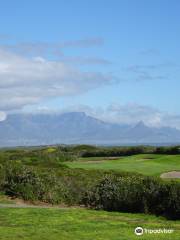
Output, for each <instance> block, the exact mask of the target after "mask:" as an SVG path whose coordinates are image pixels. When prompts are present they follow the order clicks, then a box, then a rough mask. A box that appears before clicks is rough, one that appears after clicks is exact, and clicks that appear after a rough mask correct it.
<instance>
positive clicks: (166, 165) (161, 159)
mask: <svg viewBox="0 0 180 240" xmlns="http://www.w3.org/2000/svg"><path fill="white" fill-rule="evenodd" d="M93 161H94V162H93ZM67 165H68V166H69V167H72V168H85V169H89V168H95V169H106V170H108V169H114V170H120V171H128V172H129V171H130V172H138V173H142V174H145V175H155V176H158V175H160V174H161V173H163V172H167V171H172V170H180V155H155V154H154V155H152V154H138V155H134V156H130V157H121V158H119V159H116V160H104V161H103V158H99V161H98V158H84V159H82V158H81V159H79V161H78V162H69V163H67Z"/></svg>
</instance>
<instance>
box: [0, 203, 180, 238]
mask: <svg viewBox="0 0 180 240" xmlns="http://www.w3.org/2000/svg"><path fill="white" fill-rule="evenodd" d="M137 226H141V227H144V228H149V229H159V228H162V229H164V228H167V229H174V233H172V234H144V235H143V236H139V237H138V236H136V235H135V234H134V229H135V228H136V227H137ZM0 239H1V240H19V239H22V240H119V239H120V240H134V239H142V240H145V239H147V240H149V239H153V240H159V239H162V240H171V239H172V240H178V239H180V221H167V220H164V219H163V218H158V217H155V216H149V215H144V214H128V213H115V212H114V213H110V212H104V211H94V210H85V209H53V208H49V209H43V208H0Z"/></svg>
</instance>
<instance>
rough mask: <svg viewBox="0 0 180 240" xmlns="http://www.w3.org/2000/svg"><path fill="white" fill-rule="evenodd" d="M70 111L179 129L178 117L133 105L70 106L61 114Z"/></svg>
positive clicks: (125, 121)
mask: <svg viewBox="0 0 180 240" xmlns="http://www.w3.org/2000/svg"><path fill="white" fill-rule="evenodd" d="M46 111H48V109H46ZM70 111H76V112H79V111H80V112H85V113H86V114H87V115H90V116H93V117H95V118H98V119H101V120H103V121H105V122H110V123H117V124H137V122H140V121H143V122H144V123H145V124H146V125H147V126H151V127H167V126H169V127H173V128H178V129H180V121H179V119H180V115H178V114H176V115H175V114H170V113H168V112H163V111H160V110H158V109H156V108H153V107H150V106H145V105H140V104H135V103H129V104H124V105H123V104H115V103H114V104H111V105H109V106H107V107H105V108H103V107H97V108H92V107H90V106H85V105H79V106H70V107H68V108H67V109H63V110H62V112H70Z"/></svg>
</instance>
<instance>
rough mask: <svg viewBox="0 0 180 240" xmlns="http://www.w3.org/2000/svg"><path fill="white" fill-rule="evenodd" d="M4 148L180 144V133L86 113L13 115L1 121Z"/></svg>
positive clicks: (172, 129)
mask: <svg viewBox="0 0 180 240" xmlns="http://www.w3.org/2000/svg"><path fill="white" fill-rule="evenodd" d="M0 136H1V137H0V146H1V147H2V146H30V145H45V144H78V143H86V144H109V145H113V144H148V143H149V144H151V143H152V144H153V143H157V144H166V143H178V142H180V131H179V130H177V129H175V128H170V127H162V128H155V127H148V126H146V125H145V123H143V122H138V123H137V124H135V125H128V124H124V125H122V124H113V123H106V122H103V121H101V120H99V119H96V118H93V117H91V116H87V115H86V114H85V113H83V112H70V113H63V114H11V115H9V116H8V117H7V119H6V120H5V121H2V122H0Z"/></svg>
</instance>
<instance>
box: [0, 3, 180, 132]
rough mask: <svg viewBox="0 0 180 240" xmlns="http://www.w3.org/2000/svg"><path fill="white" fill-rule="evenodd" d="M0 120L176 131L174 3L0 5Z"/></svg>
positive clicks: (179, 116)
mask: <svg viewBox="0 0 180 240" xmlns="http://www.w3.org/2000/svg"><path fill="white" fill-rule="evenodd" d="M0 5H1V8H0V120H1V121H3V120H5V118H6V116H7V115H8V114H11V113H14V112H54V111H84V112H86V113H87V114H89V115H92V116H94V117H97V118H100V119H102V120H104V121H109V122H116V123H135V122H138V121H144V123H145V124H147V125H151V126H155V127H159V126H171V127H176V128H180V109H179V102H180V97H179V89H180V81H179V78H180V47H179V43H180V26H179V22H180V14H179V12H180V1H178V0H151V1H148V0H66V1H65V0H51V1H50V0H46V1H42V0H36V1H35V0H31V1H23V0H16V1H10V0H6V1H1V0H0Z"/></svg>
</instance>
